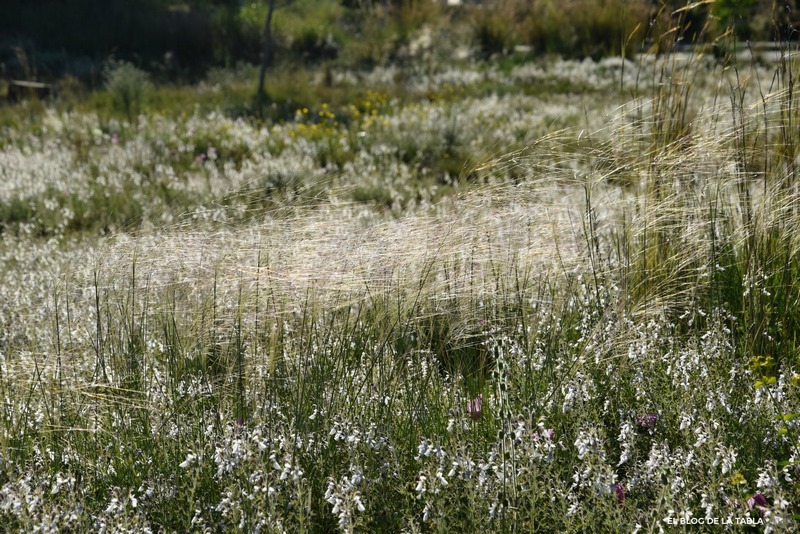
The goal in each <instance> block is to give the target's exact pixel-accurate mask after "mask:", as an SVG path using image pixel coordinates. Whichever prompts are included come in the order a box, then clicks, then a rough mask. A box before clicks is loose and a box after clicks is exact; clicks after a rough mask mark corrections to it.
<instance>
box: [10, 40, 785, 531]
mask: <svg viewBox="0 0 800 534" xmlns="http://www.w3.org/2000/svg"><path fill="white" fill-rule="evenodd" d="M504 57H505V59H504V60H491V61H480V60H474V61H471V60H464V61H460V62H455V61H454V62H450V63H442V62H438V61H436V58H435V57H433V58H429V59H428V60H425V61H418V62H408V63H402V62H401V63H397V64H392V65H388V66H374V67H371V68H366V69H365V68H358V69H356V68H353V69H345V68H331V67H330V66H328V67H308V68H300V69H294V70H281V71H276V74H274V75H273V76H272V77H271V78H270V81H269V87H268V90H269V91H270V95H269V100H268V103H267V104H266V105H265V107H264V108H262V110H261V113H260V114H259V115H257V116H255V115H248V114H245V113H240V111H241V110H242V109H244V102H246V97H245V96H244V95H246V94H248V93H247V91H250V92H252V89H253V83H254V80H255V79H256V70H255V69H254V68H253V69H248V68H246V67H242V68H240V69H238V70H234V69H229V70H224V69H218V70H214V71H212V72H210V73H209V74H208V76H207V77H206V78H205V79H204V80H203V81H201V82H198V83H196V84H194V85H190V86H189V85H168V84H159V85H152V84H149V82H147V81H146V80H145V79H144V78H143V77H142V76H140V74H139V71H137V70H136V69H135V68H133V67H131V66H130V65H128V64H125V63H118V64H116V65H115V66H114V67H113V69H112V70H111V71H109V74H108V76H107V88H106V89H104V90H102V91H97V92H95V93H92V94H91V95H88V96H86V95H84V97H82V98H77V97H76V98H70V97H69V95H67V94H66V93H65V94H64V95H65V96H63V97H62V98H61V99H60V100H58V101H55V102H49V103H48V102H46V103H42V102H37V101H29V102H25V103H22V104H18V105H16V106H13V107H12V106H4V107H0V233H1V234H2V240H0V276H2V278H1V280H2V284H0V396H2V399H3V402H2V408H1V410H2V412H1V413H0V518H1V519H2V524H3V528H4V529H7V530H9V531H28V532H86V531H94V532H148V531H149V532H305V531H311V532H334V531H343V532H475V531H479V530H480V531H491V532H533V531H538V532H616V531H626V532H627V531H635V532H662V531H673V530H679V531H683V530H688V529H689V528H691V529H693V530H694V529H699V530H701V531H706V530H707V531H717V530H718V529H720V528H721V527H720V526H719V525H723V524H727V525H731V526H732V528H733V529H735V530H736V531H743V530H746V529H748V528H749V529H751V530H758V531H762V530H763V531H766V532H790V531H795V530H797V529H798V526H799V522H800V520H799V519H798V517H800V508H799V507H798V506H799V504H800V490H798V487H799V486H798V485H797V480H798V478H800V425H799V423H800V306H798V304H799V303H798V300H800V256H799V255H798V252H800V250H799V249H800V177H798V173H800V166H799V165H798V156H800V129H798V128H799V127H800V95H798V92H797V87H796V82H797V75H798V73H797V68H798V64H797V63H796V56H794V55H792V54H791V53H790V51H788V50H784V51H783V52H779V53H770V54H766V53H764V54H760V53H757V52H746V53H744V54H738V55H720V54H717V55H716V56H715V55H712V54H705V53H703V51H702V50H700V49H698V50H697V51H695V52H683V53H678V52H674V53H672V54H661V55H654V54H653V55H649V54H643V55H641V56H639V57H638V58H636V59H628V60H623V59H621V58H619V57H616V58H614V57H611V58H607V59H602V60H597V61H595V60H591V59H587V60H582V61H581V60H560V59H558V60H557V59H548V58H540V59H538V60H535V61H531V60H526V61H521V60H519V58H516V59H515V58H514V57H513V55H512V56H504ZM713 521H716V522H717V523H716V524H714V523H713ZM692 525H694V526H692ZM729 528H730V527H729Z"/></svg>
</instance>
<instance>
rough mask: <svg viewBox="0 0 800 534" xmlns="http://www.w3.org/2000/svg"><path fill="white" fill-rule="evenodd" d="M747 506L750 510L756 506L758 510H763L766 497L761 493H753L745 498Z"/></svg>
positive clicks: (765, 505)
mask: <svg viewBox="0 0 800 534" xmlns="http://www.w3.org/2000/svg"><path fill="white" fill-rule="evenodd" d="M747 507H748V508H749V509H750V510H752V509H753V508H757V509H758V511H759V512H763V511H764V510H765V509H766V508H767V507H768V505H767V498H766V497H764V495H762V494H761V493H754V494H753V496H752V497H750V498H749V499H747Z"/></svg>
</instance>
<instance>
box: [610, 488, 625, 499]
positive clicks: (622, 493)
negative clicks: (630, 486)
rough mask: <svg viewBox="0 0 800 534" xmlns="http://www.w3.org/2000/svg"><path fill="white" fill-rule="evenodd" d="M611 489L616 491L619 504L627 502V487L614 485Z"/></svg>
mask: <svg viewBox="0 0 800 534" xmlns="http://www.w3.org/2000/svg"><path fill="white" fill-rule="evenodd" d="M611 489H612V490H614V493H616V494H617V502H619V503H623V502H625V486H623V485H622V484H613V485H612V486H611Z"/></svg>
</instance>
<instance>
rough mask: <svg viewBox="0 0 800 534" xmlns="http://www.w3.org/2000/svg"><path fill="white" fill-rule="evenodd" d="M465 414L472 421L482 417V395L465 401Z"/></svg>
mask: <svg viewBox="0 0 800 534" xmlns="http://www.w3.org/2000/svg"><path fill="white" fill-rule="evenodd" d="M467 413H468V414H469V416H470V417H471V418H472V419H475V420H477V419H480V418H481V417H482V416H483V393H481V394H480V395H478V396H477V397H475V398H474V399H472V400H471V401H467Z"/></svg>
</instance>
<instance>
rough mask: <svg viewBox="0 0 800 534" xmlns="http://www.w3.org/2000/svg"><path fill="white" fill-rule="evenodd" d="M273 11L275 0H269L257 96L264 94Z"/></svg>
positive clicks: (269, 53) (270, 56)
mask: <svg viewBox="0 0 800 534" xmlns="http://www.w3.org/2000/svg"><path fill="white" fill-rule="evenodd" d="M274 11H275V0H269V9H268V10H267V20H266V21H265V22H264V48H263V54H262V56H263V57H262V58H261V72H260V73H259V75H258V96H259V97H262V96H264V78H265V77H266V75H267V69H268V68H269V63H270V60H271V59H272V13H273V12H274Z"/></svg>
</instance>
